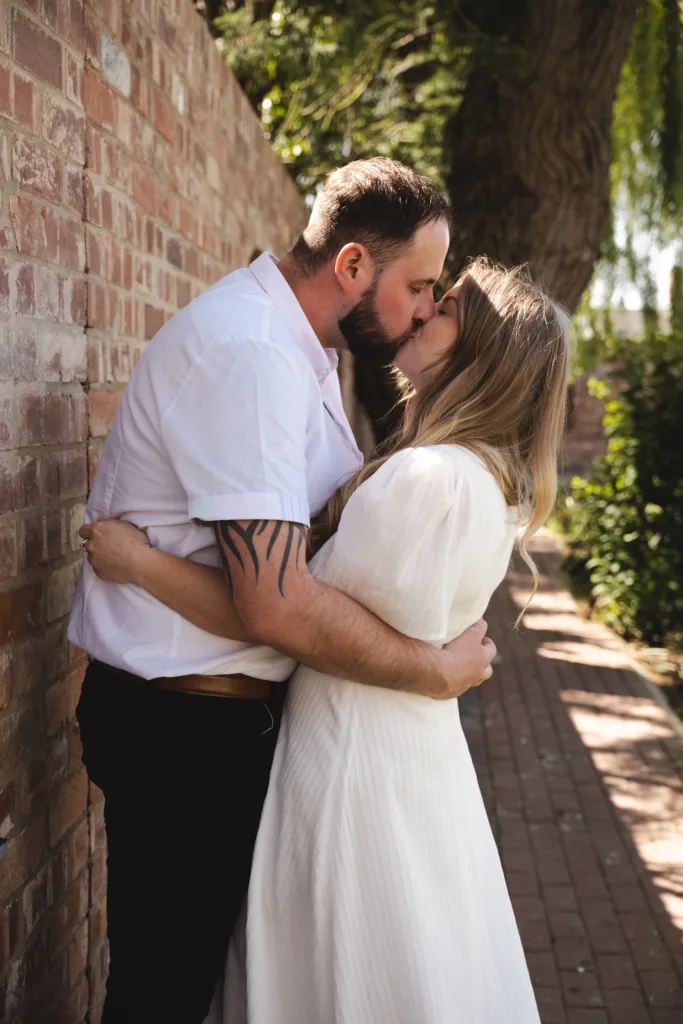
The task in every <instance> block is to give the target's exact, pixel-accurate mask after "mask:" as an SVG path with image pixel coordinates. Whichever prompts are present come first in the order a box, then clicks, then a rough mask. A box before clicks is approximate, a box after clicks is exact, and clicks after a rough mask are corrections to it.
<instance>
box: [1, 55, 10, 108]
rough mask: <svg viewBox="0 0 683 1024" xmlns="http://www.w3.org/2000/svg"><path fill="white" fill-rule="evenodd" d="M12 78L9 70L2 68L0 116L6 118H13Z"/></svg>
mask: <svg viewBox="0 0 683 1024" xmlns="http://www.w3.org/2000/svg"><path fill="white" fill-rule="evenodd" d="M11 89H12V76H11V75H10V73H9V71H8V70H7V68H3V67H1V66H0V114H2V115H3V116H4V117H11V116H12V100H11Z"/></svg>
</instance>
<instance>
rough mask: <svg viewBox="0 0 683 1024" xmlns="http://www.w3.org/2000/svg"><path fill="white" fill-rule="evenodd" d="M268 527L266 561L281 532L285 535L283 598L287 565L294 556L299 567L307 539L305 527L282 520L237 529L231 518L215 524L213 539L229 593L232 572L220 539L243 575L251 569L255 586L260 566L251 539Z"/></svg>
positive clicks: (281, 578) (256, 522) (280, 577)
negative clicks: (214, 539)
mask: <svg viewBox="0 0 683 1024" xmlns="http://www.w3.org/2000/svg"><path fill="white" fill-rule="evenodd" d="M269 527H270V528H272V529H271V534H270V537H269V539H268V547H267V548H266V561H267V562H268V561H270V556H271V554H272V551H273V548H274V547H275V542H276V541H277V539H278V537H279V536H280V533H281V532H282V531H283V530H284V533H285V547H284V550H283V552H282V559H281V561H280V571H279V575H278V590H279V591H280V594H281V595H282V597H284V596H285V591H284V581H285V573H286V572H287V566H288V565H289V564H290V562H291V561H292V554H293V553H294V557H293V561H294V565H295V566H297V565H299V557H300V555H301V548H302V547H303V545H304V542H305V540H306V532H307V527H306V526H303V525H302V524H301V523H285V522H282V521H281V520H272V519H252V521H251V522H250V523H249V525H248V526H240V524H239V523H237V522H236V521H235V520H234V519H221V520H220V521H219V522H217V523H216V524H215V529H216V539H217V541H218V547H219V550H220V553H221V559H222V561H223V567H224V569H225V572H226V575H227V577H228V586H229V588H230V591H231V592H232V589H233V577H232V569H231V568H230V564H229V561H228V558H227V556H226V553H225V550H224V548H223V546H222V545H221V538H222V540H223V543H224V544H225V547H226V548H227V549H228V551H229V552H230V553H231V554H232V555H233V557H234V558H235V560H236V561H237V563H238V564H239V566H240V568H241V570H242V572H243V573H245V574H246V572H247V568H248V567H249V566H252V567H253V570H254V572H255V574H256V582H257V583H258V578H259V569H260V567H261V566H260V563H259V553H258V551H257V550H256V546H255V544H254V537H260V536H261V534H262V533H263V532H264V531H265V530H267V529H268V528H269Z"/></svg>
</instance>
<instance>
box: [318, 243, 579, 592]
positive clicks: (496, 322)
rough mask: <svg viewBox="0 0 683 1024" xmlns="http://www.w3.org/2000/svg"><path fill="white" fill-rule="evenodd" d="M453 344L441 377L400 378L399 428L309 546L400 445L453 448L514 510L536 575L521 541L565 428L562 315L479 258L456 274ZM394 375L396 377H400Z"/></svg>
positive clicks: (541, 503)
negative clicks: (414, 383) (479, 464)
mask: <svg viewBox="0 0 683 1024" xmlns="http://www.w3.org/2000/svg"><path fill="white" fill-rule="evenodd" d="M458 284H459V285H460V287H459V290H458V293H457V311H458V323H459V332H458V338H457V341H456V343H455V345H454V346H453V348H452V349H451V351H450V352H449V354H448V356H447V357H446V359H445V361H444V362H443V364H442V365H441V369H440V372H439V373H438V375H436V376H435V378H434V379H433V380H432V381H431V383H429V384H428V385H427V386H426V387H425V388H424V390H422V391H420V392H416V391H415V390H414V389H413V388H412V387H411V386H410V385H409V384H408V382H407V381H406V380H405V378H403V377H400V379H401V387H402V391H403V395H402V400H403V401H404V402H405V415H404V419H403V423H402V425H401V426H400V427H399V428H398V430H397V431H396V432H395V433H394V434H393V435H392V437H390V438H389V440H388V441H387V442H386V443H385V445H384V446H383V449H382V450H381V453H380V454H378V455H377V456H376V457H374V458H371V459H370V460H369V461H368V462H367V463H366V464H365V465H364V466H363V467H361V469H359V470H358V472H357V473H355V474H354V475H353V476H352V477H350V479H349V480H347V481H346V483H344V484H343V485H342V486H341V487H340V488H339V489H338V490H337V491H336V493H335V494H333V495H332V497H331V498H330V500H329V502H328V504H327V506H326V507H325V508H324V509H323V510H322V512H321V513H320V514H319V516H318V517H317V518H316V520H315V521H314V523H313V525H312V528H311V534H310V546H311V549H312V550H318V548H319V547H320V546H321V545H322V544H323V543H324V542H325V541H326V540H327V539H328V538H329V537H330V536H331V535H332V534H333V533H334V532H335V531H336V529H337V526H338V524H339V519H340V517H341V514H342V510H343V508H344V506H345V505H346V502H347V501H348V500H349V498H350V497H351V495H352V494H353V492H354V491H355V490H356V488H357V487H359V486H360V485H361V484H362V483H363V482H364V481H365V480H367V479H368V477H370V476H372V474H373V473H375V472H376V471H377V470H378V469H379V467H380V466H382V465H383V464H384V463H385V462H386V461H387V459H388V458H389V457H390V456H391V455H393V454H395V453H396V452H398V451H401V450H402V449H403V448H422V447H425V446H427V445H437V444H457V445H461V446H462V447H463V448H468V449H469V450H470V451H471V452H473V453H474V454H475V455H478V456H479V457H480V458H481V459H482V460H483V462H484V463H485V465H486V466H487V468H488V469H489V470H490V472H491V473H492V474H493V476H494V477H495V478H496V480H497V481H498V484H499V485H500V488H501V490H502V492H503V495H504V496H505V501H506V503H507V505H508V506H509V507H515V508H517V509H518V510H519V523H520V527H521V533H520V536H519V548H520V552H521V554H522V557H523V558H524V561H525V562H526V563H527V565H528V566H529V568H530V569H531V571H532V573H533V576H534V589H535V588H536V585H537V581H538V573H537V570H536V566H535V565H534V562H533V560H532V559H531V557H530V555H529V552H528V542H529V540H530V539H531V537H532V536H533V534H534V533H536V531H537V530H538V529H539V528H540V527H541V526H542V525H543V523H544V522H545V520H546V519H547V518H548V516H549V515H550V512H551V511H552V508H553V505H554V503H555V498H556V494H557V458H558V452H559V449H560V445H561V442H562V436H563V432H564V424H565V415H566V401H567V377H568V372H569V363H570V353H569V317H568V316H567V313H566V312H565V311H564V309H562V307H561V306H559V305H558V304H557V303H556V302H553V300H552V299H550V298H549V296H548V295H546V294H545V292H543V291H542V290H541V288H539V287H538V286H537V285H535V284H534V283H533V282H532V281H531V279H530V278H529V276H528V274H527V272H526V271H525V270H524V268H520V267H517V268H514V269H511V270H508V269H506V268H504V267H501V266H498V265H497V264H495V263H492V262H491V261H489V260H488V259H486V258H485V257H479V258H477V259H475V260H473V261H472V262H471V263H470V264H469V265H468V266H467V267H466V269H465V270H464V271H463V272H462V274H461V275H460V277H459V278H458ZM399 376H400V375H399Z"/></svg>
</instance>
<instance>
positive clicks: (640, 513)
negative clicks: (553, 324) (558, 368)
mask: <svg viewBox="0 0 683 1024" xmlns="http://www.w3.org/2000/svg"><path fill="white" fill-rule="evenodd" d="M592 388H593V391H594V393H597V394H598V395H599V397H602V398H604V399H607V401H606V415H605V418H604V425H605V429H606V432H607V434H608V436H609V446H608V451H607V455H605V456H604V457H602V458H599V459H596V460H595V462H594V463H593V464H592V466H591V468H590V470H589V472H588V475H587V476H586V478H585V479H581V478H579V477H576V478H574V480H573V481H572V484H571V492H570V494H569V495H568V496H567V497H565V499H564V502H563V507H562V505H561V508H560V520H561V522H562V524H563V527H564V530H565V532H566V535H567V540H568V542H569V545H570V548H571V552H572V554H571V557H570V560H569V568H570V570H572V571H574V572H575V573H578V575H579V576H581V575H582V574H583V575H584V577H585V574H586V573H587V574H588V577H589V580H590V591H591V595H592V599H593V601H594V604H595V608H596V610H597V611H598V613H599V614H600V616H601V617H602V618H604V619H605V620H606V621H607V622H608V623H609V625H611V626H612V627H613V628H615V629H617V630H618V631H619V632H620V633H622V634H624V635H625V636H628V637H632V638H636V639H639V640H643V641H645V642H646V643H649V644H655V645H663V644H667V645H669V646H672V647H674V648H676V649H681V647H682V646H683V340H682V339H681V338H680V337H678V336H676V335H672V336H662V335H655V336H653V337H651V338H648V339H646V340H643V341H638V342H634V341H629V342H622V343H620V344H619V348H618V351H617V368H616V369H615V370H614V371H613V373H612V380H611V381H607V382H595V381H594V382H592ZM615 395H616V397H615ZM608 396H611V397H608Z"/></svg>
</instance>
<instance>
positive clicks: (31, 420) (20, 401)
mask: <svg viewBox="0 0 683 1024" xmlns="http://www.w3.org/2000/svg"><path fill="white" fill-rule="evenodd" d="M65 403H66V396H64V395H32V394H20V395H18V396H17V420H18V425H19V429H18V438H17V443H18V445H19V446H20V447H26V448H28V447H31V446H32V445H39V444H41V445H42V444H58V443H59V442H60V441H62V440H63V434H64V419H65V410H66V404H65Z"/></svg>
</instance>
